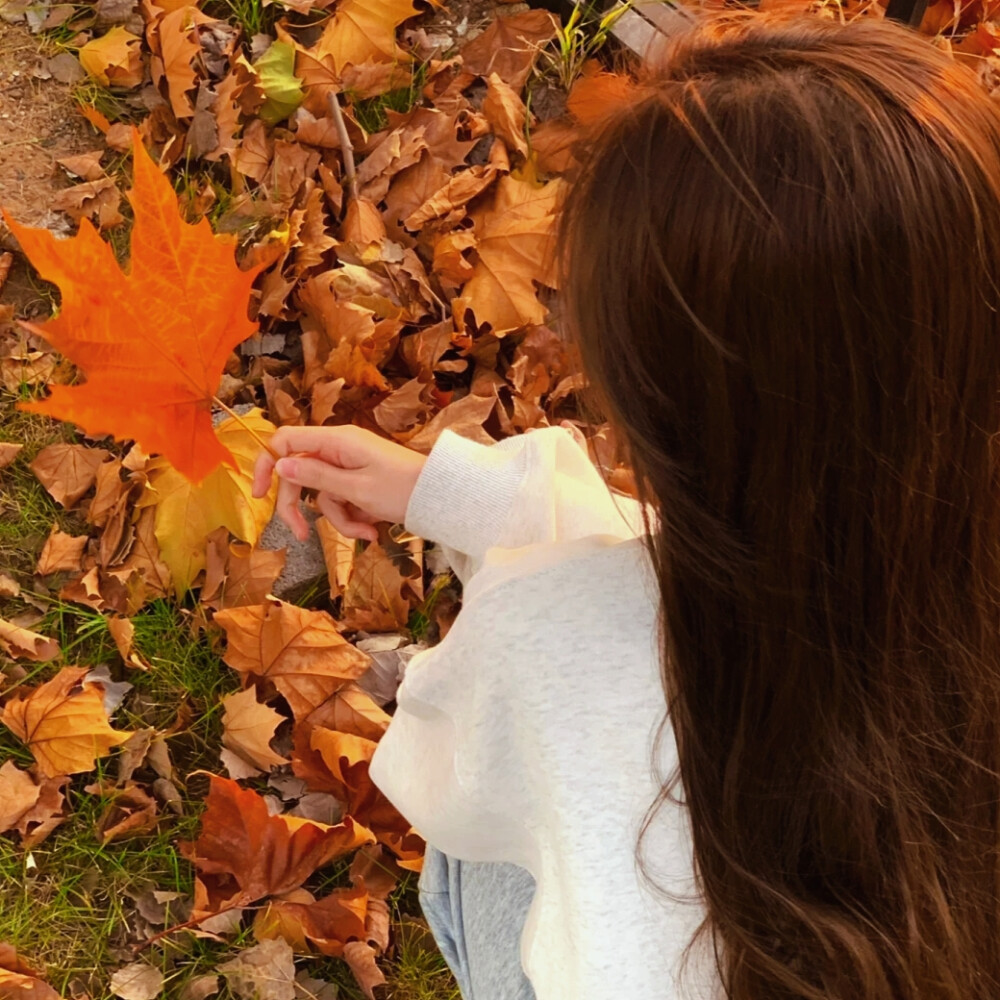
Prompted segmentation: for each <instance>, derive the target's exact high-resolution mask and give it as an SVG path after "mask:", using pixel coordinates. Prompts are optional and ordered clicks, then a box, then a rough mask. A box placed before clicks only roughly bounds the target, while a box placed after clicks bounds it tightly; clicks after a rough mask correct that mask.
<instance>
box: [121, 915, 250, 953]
mask: <svg viewBox="0 0 1000 1000" xmlns="http://www.w3.org/2000/svg"><path fill="white" fill-rule="evenodd" d="M239 909H244V910H246V909H254V910H255V909H257V907H255V906H254V907H248V906H243V907H241V906H239V904H237V903H233V904H232V905H230V906H224V907H223V908H222V909H221V910H219V912H218V913H211V914H209V915H208V916H207V917H206V916H201V917H198V919H197V920H185V921H184V922H183V923H180V924H174V926H173V927H165V928H164V929H163V930H162V931H157V933H156V934H154V935H153V936H152V937H151V938H147V939H146V940H145V941H139V942H137V943H136V944H133V945H132V954H133V955H138V954H139V953H140V952H141V951H145V950H146V949H147V948H148V947H149V946H150V945H151V944H155V942H157V941H161V940H162V939H163V938H165V937H169V936H170V935H171V934H176V933H177V932H178V931H186V930H190V929H191V928H192V927H197V926H198V925H199V924H200V923H203V922H204V921H206V920H208V919H210V918H211V917H218V916H221V915H222V914H223V913H228V912H229V911H230V910H239Z"/></svg>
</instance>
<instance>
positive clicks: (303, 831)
mask: <svg viewBox="0 0 1000 1000" xmlns="http://www.w3.org/2000/svg"><path fill="white" fill-rule="evenodd" d="M209 780H210V786H209V792H208V797H207V799H206V808H205V811H204V812H203V813H202V815H201V833H200V835H199V837H198V839H197V840H196V841H194V842H185V843H182V844H181V845H180V849H181V853H182V854H183V855H184V856H185V857H186V858H188V859H189V860H191V861H192V862H193V863H194V865H195V867H196V868H197V869H198V871H199V873H200V874H199V875H198V877H197V879H196V882H195V916H196V917H197V916H200V915H202V914H203V915H204V916H210V915H211V914H213V913H218V912H220V911H221V910H225V909H232V908H234V907H239V906H246V905H248V904H250V903H254V902H256V901H257V900H259V899H263V898H264V897H266V896H274V895H281V894H283V893H286V892H289V891H291V890H292V889H296V888H298V887H299V886H300V885H302V883H303V882H304V881H305V880H306V879H307V878H308V877H309V876H310V875H311V874H312V872H314V871H315V870H316V869H317V868H319V867H321V866H322V865H324V864H326V863H327V862H329V861H331V860H332V859H333V858H336V857H340V856H341V855H344V854H347V853H349V852H350V851H353V850H355V849H356V848H358V847H360V846H362V845H363V844H370V843H374V842H375V838H374V836H373V834H372V833H371V832H370V831H369V830H366V829H365V828H364V827H362V826H360V825H359V824H356V823H355V822H354V820H353V819H351V818H350V817H345V818H344V821H343V822H342V823H339V824H337V825H335V826H327V825H325V824H322V823H313V822H310V821H307V820H296V819H295V818H294V817H289V816H272V815H271V814H270V813H269V812H268V809H267V804H266V802H265V801H264V799H263V798H262V797H261V796H260V795H258V794H257V793H256V792H254V791H251V790H249V789H244V788H241V787H240V786H239V785H238V784H237V783H236V782H235V781H231V780H229V779H227V778H221V777H219V776H218V775H211V776H210V779H209Z"/></svg>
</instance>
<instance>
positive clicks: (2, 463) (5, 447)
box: [0, 441, 24, 469]
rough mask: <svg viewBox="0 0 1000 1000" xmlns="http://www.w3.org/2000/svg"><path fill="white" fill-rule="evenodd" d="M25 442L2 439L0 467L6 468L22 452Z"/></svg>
mask: <svg viewBox="0 0 1000 1000" xmlns="http://www.w3.org/2000/svg"><path fill="white" fill-rule="evenodd" d="M23 447H24V445H23V444H13V443H12V442H10V441H0V469H6V468H7V466H8V465H10V463H11V462H13V461H14V459H15V458H17V456H18V455H19V454H20V452H21V449H22V448H23Z"/></svg>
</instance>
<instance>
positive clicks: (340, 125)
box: [327, 92, 358, 201]
mask: <svg viewBox="0 0 1000 1000" xmlns="http://www.w3.org/2000/svg"><path fill="white" fill-rule="evenodd" d="M327 102H328V103H329V105H330V114H331V115H333V121H334V124H335V125H336V126H337V138H338V139H340V154H341V156H343V158H344V180H346V181H347V186H348V188H350V192H351V197H352V198H353V199H354V200H355V201H357V200H358V175H357V173H356V171H355V169H354V147H353V146H352V145H351V139H350V136H349V135H348V134H347V123H346V122H345V121H344V112H343V111H341V109H340V98H339V97H338V96H337V94H336V93H334V92H331V93H330V94H328V95H327Z"/></svg>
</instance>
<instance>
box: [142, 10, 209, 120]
mask: <svg viewBox="0 0 1000 1000" xmlns="http://www.w3.org/2000/svg"><path fill="white" fill-rule="evenodd" d="M211 20H212V19H211V18H210V17H207V16H206V15H205V14H202V13H201V11H200V10H198V8H197V7H195V6H187V5H185V6H181V7H177V8H176V9H175V10H172V11H170V12H169V13H167V14H164V15H163V16H162V17H160V18H159V19H158V20H157V22H156V23H155V25H154V26H153V29H154V30H155V31H156V33H157V36H158V39H159V49H160V56H161V59H162V61H163V74H164V76H165V77H166V81H167V92H168V94H169V96H170V107H171V109H172V110H173V112H174V114H175V115H176V116H177V117H178V118H182V119H183V118H190V117H191V116H192V115H193V114H194V107H193V106H192V104H191V99H190V97H189V96H188V91H190V90H193V89H194V88H195V86H196V85H197V81H198V74H197V73H196V72H195V70H194V68H193V67H192V65H191V63H192V60H194V59H195V58H196V57H197V56H198V55H199V53H200V52H201V46H199V45H198V42H197V40H196V37H195V28H196V26H197V25H199V24H206V23H209V22H211Z"/></svg>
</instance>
